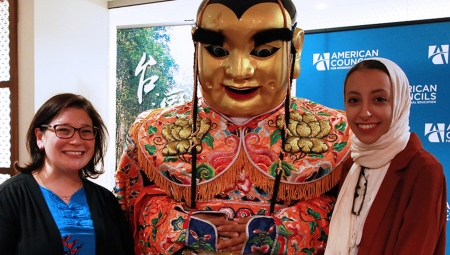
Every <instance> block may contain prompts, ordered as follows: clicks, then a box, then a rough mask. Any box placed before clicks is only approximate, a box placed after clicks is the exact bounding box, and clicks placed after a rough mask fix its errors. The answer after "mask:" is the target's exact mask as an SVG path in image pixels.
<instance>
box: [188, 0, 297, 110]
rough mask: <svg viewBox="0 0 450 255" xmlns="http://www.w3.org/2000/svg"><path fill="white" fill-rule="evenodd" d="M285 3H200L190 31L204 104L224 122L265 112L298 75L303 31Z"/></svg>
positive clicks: (267, 0)
mask: <svg viewBox="0 0 450 255" xmlns="http://www.w3.org/2000/svg"><path fill="white" fill-rule="evenodd" d="M295 18H296V10H295V7H294V5H293V3H292V2H291V0H245V1H243V0H204V1H203V2H202V3H201V5H200V7H199V11H198V14H197V27H195V28H193V39H194V42H195V44H196V46H195V47H196V68H195V69H196V70H195V72H196V76H197V75H198V80H199V81H200V85H201V93H202V96H203V98H204V100H205V101H206V102H207V103H208V104H209V105H210V106H211V107H212V108H214V109H215V110H217V111H219V112H221V113H222V114H225V115H227V116H230V117H245V118H248V117H252V116H256V115H259V114H262V113H265V112H268V111H270V110H272V109H274V108H276V107H277V106H279V105H280V104H282V102H283V101H284V99H285V98H286V96H290V84H291V81H292V79H295V78H297V77H298V76H299V74H300V54H301V50H302V46H303V35H304V34H303V31H302V30H301V29H299V28H296V23H295Z"/></svg>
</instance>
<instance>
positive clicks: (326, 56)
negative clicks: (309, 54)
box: [313, 53, 330, 71]
mask: <svg viewBox="0 0 450 255" xmlns="http://www.w3.org/2000/svg"><path fill="white" fill-rule="evenodd" d="M313 65H315V66H316V69H317V70H318V71H325V70H330V53H315V54H313Z"/></svg>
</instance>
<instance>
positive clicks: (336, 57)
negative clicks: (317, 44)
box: [313, 49, 378, 71]
mask: <svg viewBox="0 0 450 255" xmlns="http://www.w3.org/2000/svg"><path fill="white" fill-rule="evenodd" d="M372 57H378V50H377V49H375V50H348V51H336V52H326V53H314V54H313V65H314V66H315V67H316V69H317V70H318V71H328V70H342V69H350V68H351V67H352V66H353V65H355V64H357V63H359V62H361V61H362V60H364V59H367V58H372Z"/></svg>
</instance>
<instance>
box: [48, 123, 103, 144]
mask: <svg viewBox="0 0 450 255" xmlns="http://www.w3.org/2000/svg"><path fill="white" fill-rule="evenodd" d="M41 127H44V128H47V129H48V130H51V131H53V132H54V133H55V135H56V136H57V137H59V138H62V139H69V138H71V137H72V136H73V134H75V131H78V134H79V135H80V137H81V139H83V140H92V139H95V136H97V130H98V127H92V126H86V127H80V128H76V127H72V126H71V125H68V124H58V125H41Z"/></svg>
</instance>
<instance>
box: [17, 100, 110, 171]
mask: <svg viewBox="0 0 450 255" xmlns="http://www.w3.org/2000/svg"><path fill="white" fill-rule="evenodd" d="M67 108H79V109H84V110H85V111H86V113H87V114H88V115H89V117H90V118H91V120H92V125H93V126H94V127H97V128H98V131H97V135H96V136H95V149H94V156H93V157H92V159H91V160H90V161H89V162H88V164H87V165H86V166H84V167H83V168H82V169H81V170H80V171H79V175H80V177H83V178H86V177H90V178H94V179H95V178H97V177H98V176H99V175H100V174H102V173H104V157H105V154H106V149H107V147H108V146H107V144H108V141H107V139H108V130H107V128H106V126H105V124H104V123H103V120H102V118H101V117H100V115H99V114H98V112H97V110H96V109H95V108H94V106H93V105H92V103H91V102H90V101H89V100H87V99H86V98H84V97H83V96H81V95H76V94H72V93H64V94H58V95H55V96H53V97H52V98H50V99H48V100H47V101H46V102H45V103H44V104H43V105H42V106H41V107H40V108H39V110H38V111H37V112H36V114H35V115H34V117H33V120H32V121H31V123H30V127H29V128H28V132H27V138H26V146H27V150H28V153H29V154H30V157H31V158H30V162H29V163H28V164H26V165H25V166H24V167H21V166H19V164H18V162H17V161H16V162H15V163H14V168H15V169H16V170H17V171H18V172H21V173H31V172H33V171H36V170H39V169H41V168H42V166H43V165H44V161H45V149H44V150H40V149H39V147H38V146H37V137H36V134H35V132H34V130H35V129H36V128H39V129H41V131H44V130H45V129H46V128H44V127H42V125H46V124H48V123H50V122H51V121H52V120H53V119H54V118H56V117H57V116H58V115H59V114H60V113H61V111H63V110H64V109H67ZM99 163H100V166H99V168H98V169H96V166H97V164H99Z"/></svg>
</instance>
